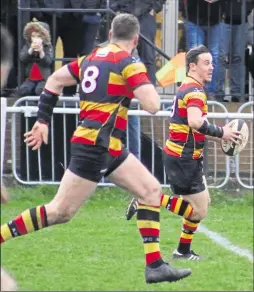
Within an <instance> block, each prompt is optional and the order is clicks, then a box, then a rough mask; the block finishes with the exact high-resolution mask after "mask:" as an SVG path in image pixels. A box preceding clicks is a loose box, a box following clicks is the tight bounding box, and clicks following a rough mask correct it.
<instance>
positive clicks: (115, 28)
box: [111, 13, 140, 41]
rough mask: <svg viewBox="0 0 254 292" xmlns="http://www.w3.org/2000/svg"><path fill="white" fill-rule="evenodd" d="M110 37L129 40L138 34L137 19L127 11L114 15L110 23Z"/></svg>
mask: <svg viewBox="0 0 254 292" xmlns="http://www.w3.org/2000/svg"><path fill="white" fill-rule="evenodd" d="M111 30H112V38H113V39H114V40H121V41H129V40H132V39H133V37H134V36H135V35H136V34H139V31H140V26H139V22H138V19H137V18H136V17H135V16H134V15H132V14H128V13H120V14H118V15H117V16H115V17H114V19H113V21H112V23H111Z"/></svg>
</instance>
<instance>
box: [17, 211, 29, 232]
mask: <svg viewBox="0 0 254 292" xmlns="http://www.w3.org/2000/svg"><path fill="white" fill-rule="evenodd" d="M15 223H16V226H17V228H18V231H19V233H20V234H27V229H26V225H25V223H24V220H23V218H22V216H21V215H19V216H18V217H17V218H16V219H15Z"/></svg>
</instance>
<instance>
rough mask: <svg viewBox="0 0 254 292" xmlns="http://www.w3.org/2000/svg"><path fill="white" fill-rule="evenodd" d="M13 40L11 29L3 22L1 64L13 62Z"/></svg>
mask: <svg viewBox="0 0 254 292" xmlns="http://www.w3.org/2000/svg"><path fill="white" fill-rule="evenodd" d="M12 50H13V40H12V36H11V35H10V33H9V31H8V30H7V29H6V28H5V27H4V26H3V25H2V24H1V64H3V63H7V62H8V63H11V62H12V57H13V51H12Z"/></svg>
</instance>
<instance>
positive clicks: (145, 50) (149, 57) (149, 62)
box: [138, 13, 156, 85]
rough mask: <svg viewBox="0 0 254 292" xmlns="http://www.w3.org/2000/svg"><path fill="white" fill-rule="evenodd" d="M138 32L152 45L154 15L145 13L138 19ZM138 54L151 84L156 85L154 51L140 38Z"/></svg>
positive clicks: (154, 34)
mask: <svg viewBox="0 0 254 292" xmlns="http://www.w3.org/2000/svg"><path fill="white" fill-rule="evenodd" d="M139 23H140V32H141V33H142V34H143V35H144V36H145V37H146V38H147V39H149V40H150V41H151V42H152V43H153V44H154V43H155V37H156V19H155V16H154V15H151V14H150V13H145V14H143V15H142V16H140V17H139ZM138 54H139V57H140V59H141V61H142V62H143V63H144V64H145V65H146V68H147V71H148V75H149V78H150V80H151V82H152V83H153V84H154V85H155V84H156V77H155V73H156V64H155V50H154V49H153V48H152V47H151V46H150V45H149V44H147V43H146V41H144V40H143V39H142V38H140V39H139V45H138Z"/></svg>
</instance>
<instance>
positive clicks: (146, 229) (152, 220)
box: [137, 203, 164, 268]
mask: <svg viewBox="0 0 254 292" xmlns="http://www.w3.org/2000/svg"><path fill="white" fill-rule="evenodd" d="M137 225H138V229H139V232H140V234H141V236H142V238H143V243H144V250H145V258H146V264H147V265H149V266H150V267H152V268H157V267H159V266H160V265H162V264H163V263H164V262H163V260H162V258H161V253H160V207H152V206H146V205H143V204H140V203H139V204H138V208H137Z"/></svg>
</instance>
